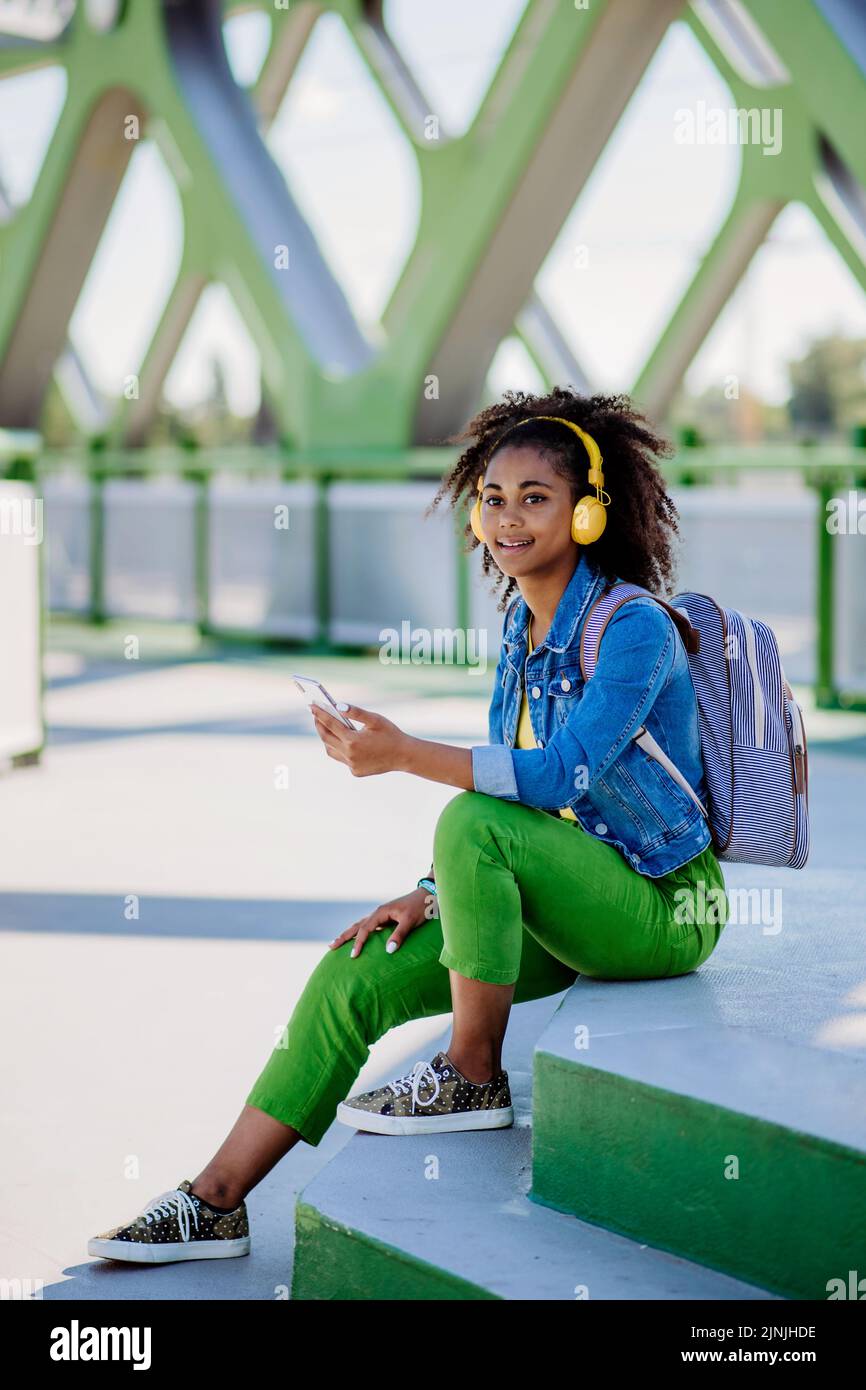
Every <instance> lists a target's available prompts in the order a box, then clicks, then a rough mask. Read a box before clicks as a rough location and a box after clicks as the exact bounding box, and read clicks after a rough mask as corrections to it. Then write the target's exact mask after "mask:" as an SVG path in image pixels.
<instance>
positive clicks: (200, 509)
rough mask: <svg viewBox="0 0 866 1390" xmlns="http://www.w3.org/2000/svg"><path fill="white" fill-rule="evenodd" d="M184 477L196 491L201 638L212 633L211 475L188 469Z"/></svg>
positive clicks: (196, 567)
mask: <svg viewBox="0 0 866 1390" xmlns="http://www.w3.org/2000/svg"><path fill="white" fill-rule="evenodd" d="M183 477H184V478H185V479H186V480H187V482H190V483H193V484H194V485H195V489H196V494H195V512H194V520H193V547H194V555H193V563H194V573H195V608H196V617H195V621H196V626H197V627H198V630H199V635H200V636H202V637H206V636H207V635H208V633H209V631H210V626H209V623H210V475H209V474H208V472H207V469H205V468H186V469H184V471H183Z"/></svg>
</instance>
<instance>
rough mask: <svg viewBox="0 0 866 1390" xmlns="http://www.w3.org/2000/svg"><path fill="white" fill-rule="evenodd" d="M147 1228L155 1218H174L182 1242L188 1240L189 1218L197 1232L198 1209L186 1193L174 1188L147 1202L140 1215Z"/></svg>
mask: <svg viewBox="0 0 866 1390" xmlns="http://www.w3.org/2000/svg"><path fill="white" fill-rule="evenodd" d="M141 1215H142V1216H143V1217H144V1219H145V1221H146V1222H147V1224H148V1226H149V1225H150V1223H151V1221H152V1220H153V1218H154V1217H155V1216H176V1217H177V1224H178V1226H179V1227H180V1234H181V1239H182V1240H189V1231H190V1225H189V1218H190V1216H192V1218H193V1220H194V1222H195V1228H196V1230H198V1208H197V1207H196V1204H195V1202H193V1201H192V1199H191V1198H190V1196H189V1195H188V1193H186V1192H181V1190H180V1188H178V1187H176V1188H174V1189H173V1190H172V1191H170V1192H162V1193H160V1195H159V1196H158V1197H154V1198H153V1200H152V1201H151V1202H148V1204H147V1206H146V1207H145V1208H144V1211H143V1212H142V1213H141Z"/></svg>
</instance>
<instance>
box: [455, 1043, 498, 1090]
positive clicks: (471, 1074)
mask: <svg viewBox="0 0 866 1390" xmlns="http://www.w3.org/2000/svg"><path fill="white" fill-rule="evenodd" d="M445 1056H446V1057H447V1058H448V1060H449V1062H451V1064H452V1066H454V1067H455V1068H456V1070H457V1071H459V1072H460V1075H461V1076H465V1077H466V1080H467V1081H472V1082H473V1083H474V1084H475V1085H476V1086H481V1085H483V1084H484V1082H486V1081H492V1080H493V1078H494V1076H495V1075H496V1073H497V1071H498V1070H499V1067H498V1066H497V1065H496V1061H495V1058H493V1057H492V1056H491V1054H490V1053H489V1052H486V1053H478V1052H476V1053H472V1052H464V1051H462V1050H461V1049H460V1048H457V1047H454V1046H451V1047H449V1049H448V1051H447V1052H446V1053H445Z"/></svg>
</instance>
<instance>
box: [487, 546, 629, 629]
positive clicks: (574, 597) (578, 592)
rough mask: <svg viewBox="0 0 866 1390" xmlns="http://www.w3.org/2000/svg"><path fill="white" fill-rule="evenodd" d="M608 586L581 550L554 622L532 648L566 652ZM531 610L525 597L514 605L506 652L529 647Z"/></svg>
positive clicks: (596, 567)
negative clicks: (521, 645)
mask: <svg viewBox="0 0 866 1390" xmlns="http://www.w3.org/2000/svg"><path fill="white" fill-rule="evenodd" d="M604 585H605V576H604V575H603V574H602V572H601V570H600V569H599V568H598V566H597V565H596V564H595V563H594V562H593V561H592V560H590V558H589V556H588V554H587V552H586V551H585V550H584V549H581V551H580V555H579V557H578V561H577V564H576V565H575V567H574V573H573V575H572V576H571V578H570V579H569V581H568V583H567V584H566V586H565V588H564V590H563V592H562V597H561V598H560V600H559V603H558V604H557V606H556V612H555V613H554V615H553V622H552V623H551V624H550V629H549V631H548V633H547V636H546V637H545V639H544V641H543V642H539V643H538V644H537V645H536V646H534V647H533V649H532V650H533V651H534V652H536V651H539V650H540V649H541V648H542V647H548V648H549V649H550V651H553V652H564V651H567V650H568V648H569V647H570V646H571V644H572V643H573V641H574V635H575V633H576V631H577V626H578V623H579V622H580V620H581V618H582V617H583V615H584V613H585V612H586V610H587V608H588V607H589V605H590V603H592V602H593V600H594V599H596V598H597V597H598V595H599V594H600V593H601V591H602V589H603V588H604ZM529 616H530V614H529V606H528V604H527V602H526V600H525V598H524V597H523V595H522V594H519V596H518V598H517V601H516V603H514V605H513V609H512V613H511V618H510V620H509V623H508V626H507V628H506V630H505V636H504V639H503V640H504V642H505V646H506V650H507V651H509V652H510V651H512V650H513V649H514V647H515V646H517V645H518V644H519V643H522V644H524V645H527V636H526V630H527V628H528V626H529Z"/></svg>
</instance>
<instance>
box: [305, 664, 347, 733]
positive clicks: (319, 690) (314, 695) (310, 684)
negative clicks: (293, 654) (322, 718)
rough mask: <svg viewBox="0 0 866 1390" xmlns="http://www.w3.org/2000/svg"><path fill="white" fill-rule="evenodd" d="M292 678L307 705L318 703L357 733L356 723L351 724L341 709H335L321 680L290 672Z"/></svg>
mask: <svg viewBox="0 0 866 1390" xmlns="http://www.w3.org/2000/svg"><path fill="white" fill-rule="evenodd" d="M292 680H293V681H294V682H295V685H296V687H297V689H298V690H299V691H300V693H301V695H302V696H303V698H304V700H306V702H307V704H308V705H320V706H321V708H322V709H326V710H327V711H328V713H329V714H333V715H334V717H335V719H339V721H340V723H341V724H345V726H346V728H347V729H353V730H354V731H355V732H356V733H357V729H358V726H357V724H353V723H352V721H351V719H347V718H346V716H345V714H343V711H342V710H339V709H337V703H336V701H335V699H334V697H333V696H332V695H329V694H328V691H327V690H326V689H325V687H324V686H323V685H322V682H321V681H317V680H314V679H313V677H312V676H298V675H295V674H294V672H293V673H292Z"/></svg>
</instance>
